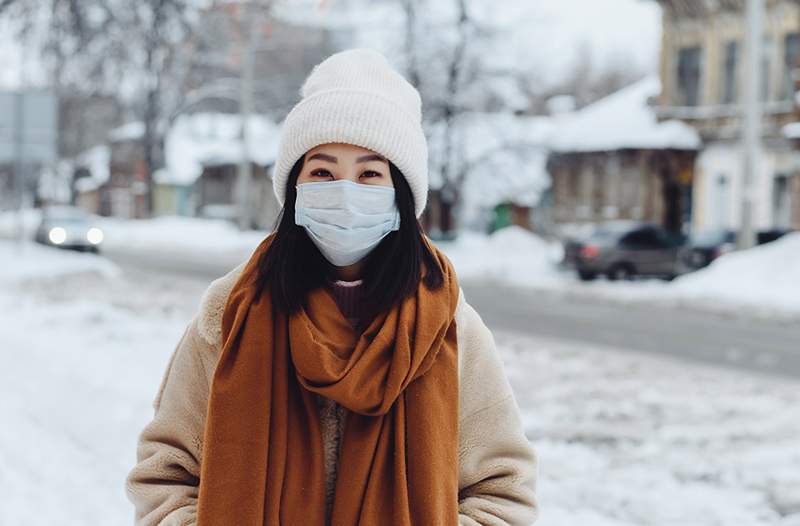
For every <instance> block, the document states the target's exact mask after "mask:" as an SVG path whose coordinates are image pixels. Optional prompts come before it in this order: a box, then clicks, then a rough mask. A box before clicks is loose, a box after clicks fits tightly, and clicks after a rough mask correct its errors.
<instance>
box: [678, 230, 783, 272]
mask: <svg viewBox="0 0 800 526" xmlns="http://www.w3.org/2000/svg"><path fill="white" fill-rule="evenodd" d="M789 232H791V230H786V229H780V228H778V229H771V230H762V231H760V232H757V233H756V243H757V244H759V245H763V244H764V243H769V242H771V241H775V240H776V239H778V238H780V237H781V236H783V235H785V234H787V233H789ZM736 234H737V233H736V231H735V230H731V229H715V230H704V231H702V232H698V233H695V234H692V235H691V236H689V240H688V241H687V243H686V246H684V247H683V248H682V249H681V251H680V255H679V260H680V264H681V265H683V266H684V268H685V269H686V270H687V271H692V270H698V269H701V268H703V267H706V266H708V265H710V264H711V262H712V261H714V260H715V259H717V258H718V257H720V256H722V255H724V254H727V253H728V252H731V251H733V250H736V240H737V238H738V236H737V235H736Z"/></svg>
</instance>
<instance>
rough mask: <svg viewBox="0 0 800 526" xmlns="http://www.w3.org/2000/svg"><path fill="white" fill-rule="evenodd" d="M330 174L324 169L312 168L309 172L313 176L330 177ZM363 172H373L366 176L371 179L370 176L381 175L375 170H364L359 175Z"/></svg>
mask: <svg viewBox="0 0 800 526" xmlns="http://www.w3.org/2000/svg"><path fill="white" fill-rule="evenodd" d="M323 173H324V174H326V175H323ZM330 174H331V172H330V171H328V170H325V169H319V170H314V171H313V172H311V175H313V176H315V177H330ZM364 174H375V175H371V176H368V177H367V178H368V179H371V178H372V177H380V176H381V175H383V174H381V173H380V172H376V171H375V170H366V171H365V172H364V173H363V174H361V175H364Z"/></svg>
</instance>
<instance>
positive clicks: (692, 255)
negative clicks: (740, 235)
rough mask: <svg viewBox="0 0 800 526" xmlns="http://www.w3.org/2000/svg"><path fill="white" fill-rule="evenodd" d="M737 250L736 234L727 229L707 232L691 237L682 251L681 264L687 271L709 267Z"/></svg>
mask: <svg viewBox="0 0 800 526" xmlns="http://www.w3.org/2000/svg"><path fill="white" fill-rule="evenodd" d="M735 248H736V232H734V231H733V230H727V229H717V230H706V231H703V232H698V233H695V234H692V235H691V236H689V240H688V241H687V243H686V245H685V246H684V247H683V248H682V249H681V251H680V255H679V259H680V264H681V265H683V266H684V267H685V269H686V270H687V271H692V270H697V269H700V268H703V267H705V266H708V265H710V264H711V262H712V261H714V260H715V259H717V258H718V257H720V256H721V255H723V254H727V253H728V252H730V251H732V250H734V249H735Z"/></svg>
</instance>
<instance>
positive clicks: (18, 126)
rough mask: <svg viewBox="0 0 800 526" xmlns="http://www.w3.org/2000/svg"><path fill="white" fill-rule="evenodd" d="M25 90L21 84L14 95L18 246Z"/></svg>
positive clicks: (21, 196)
mask: <svg viewBox="0 0 800 526" xmlns="http://www.w3.org/2000/svg"><path fill="white" fill-rule="evenodd" d="M24 133H25V92H24V91H23V84H21V85H20V87H19V90H18V91H17V93H16V94H15V95H14V179H13V181H14V204H15V206H16V208H17V210H16V211H17V214H16V221H17V232H16V238H17V242H18V246H19V247H22V239H23V236H24V234H23V232H24V230H25V226H24V223H23V212H22V208H23V206H22V201H23V198H24V196H25V174H24V169H25V160H24V151H23V150H24V146H25V137H24V135H23V134H24Z"/></svg>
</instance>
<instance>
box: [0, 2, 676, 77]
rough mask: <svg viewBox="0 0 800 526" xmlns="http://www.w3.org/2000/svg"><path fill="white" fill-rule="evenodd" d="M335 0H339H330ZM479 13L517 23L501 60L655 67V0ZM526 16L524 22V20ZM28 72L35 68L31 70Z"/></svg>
mask: <svg viewBox="0 0 800 526" xmlns="http://www.w3.org/2000/svg"><path fill="white" fill-rule="evenodd" d="M328 1H329V2H330V3H331V6H332V5H333V2H334V1H335V0H328ZM480 5H483V6H486V11H485V12H483V13H480V12H478V13H476V14H477V15H478V16H480V17H486V18H489V19H493V20H495V21H496V22H498V23H503V24H507V25H509V26H512V25H514V26H515V28H514V29H511V30H509V33H508V46H507V47H506V46H504V47H505V49H506V50H510V52H508V51H505V52H502V53H499V54H498V55H499V56H498V57H497V59H498V63H499V64H500V63H502V62H503V61H504V60H507V61H509V62H513V63H514V64H515V65H516V67H532V68H535V69H538V70H541V72H542V75H547V76H548V77H550V78H553V79H554V80H556V79H557V78H558V77H559V76H561V75H563V74H564V73H565V72H566V71H567V70H568V69H569V68H570V67H572V66H573V65H574V61H575V57H576V55H577V53H578V51H579V49H580V47H581V45H582V43H585V44H586V45H588V47H589V49H590V50H591V53H592V56H593V60H594V62H595V64H596V65H597V66H601V65H603V64H608V63H610V62H613V61H622V62H625V63H628V64H631V66H632V67H634V68H635V69H637V70H641V71H643V72H653V71H655V70H656V67H657V63H658V49H659V45H660V39H661V11H660V8H659V6H658V4H657V2H655V1H653V0H550V1H546V2H539V1H529V0H524V1H523V0H517V1H513V2H497V1H486V2H483V3H478V4H476V6H480ZM520 21H522V22H520ZM9 33H10V31H9V27H8V24H7V23H4V22H3V21H2V20H0V88H3V87H5V88H8V87H14V86H17V85H18V84H19V82H20V63H21V52H20V48H19V46H18V45H16V43H15V42H14V40H13V39H12V38H11V35H9ZM28 74H29V75H31V74H32V72H29V73H28Z"/></svg>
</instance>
